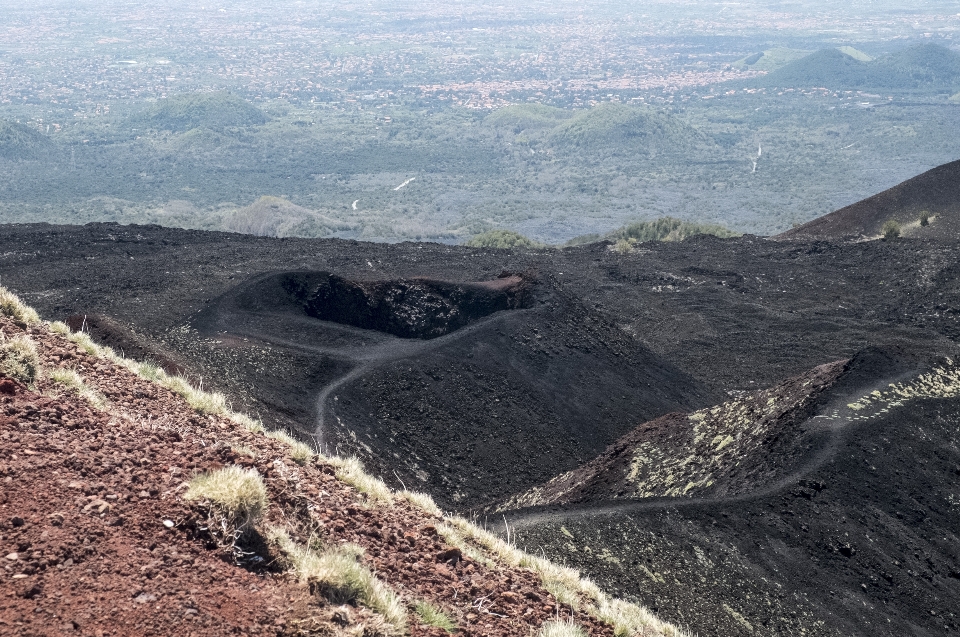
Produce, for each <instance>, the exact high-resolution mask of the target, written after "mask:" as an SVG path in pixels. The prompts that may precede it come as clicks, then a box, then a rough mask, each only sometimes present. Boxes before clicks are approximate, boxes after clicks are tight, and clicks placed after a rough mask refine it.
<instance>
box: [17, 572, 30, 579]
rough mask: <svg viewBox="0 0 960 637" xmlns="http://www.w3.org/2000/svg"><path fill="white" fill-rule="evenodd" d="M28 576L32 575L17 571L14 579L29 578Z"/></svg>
mask: <svg viewBox="0 0 960 637" xmlns="http://www.w3.org/2000/svg"><path fill="white" fill-rule="evenodd" d="M28 577H30V576H29V575H26V574H24V573H17V574H16V575H14V576H13V579H27V578H28Z"/></svg>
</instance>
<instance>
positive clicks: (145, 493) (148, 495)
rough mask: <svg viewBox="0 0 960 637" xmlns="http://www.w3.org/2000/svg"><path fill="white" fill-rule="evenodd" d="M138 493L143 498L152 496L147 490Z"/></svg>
mask: <svg viewBox="0 0 960 637" xmlns="http://www.w3.org/2000/svg"><path fill="white" fill-rule="evenodd" d="M137 495H138V496H140V497H141V498H149V497H150V494H149V493H147V492H146V491H141V492H140V493H138V494H137Z"/></svg>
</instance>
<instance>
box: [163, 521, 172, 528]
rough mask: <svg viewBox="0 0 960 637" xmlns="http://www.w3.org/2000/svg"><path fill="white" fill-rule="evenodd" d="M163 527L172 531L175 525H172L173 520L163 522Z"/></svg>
mask: <svg viewBox="0 0 960 637" xmlns="http://www.w3.org/2000/svg"><path fill="white" fill-rule="evenodd" d="M163 526H165V527H167V528H168V529H172V528H173V527H174V526H175V524H174V523H173V520H164V521H163Z"/></svg>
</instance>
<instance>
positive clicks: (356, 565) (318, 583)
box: [268, 528, 407, 634]
mask: <svg viewBox="0 0 960 637" xmlns="http://www.w3.org/2000/svg"><path fill="white" fill-rule="evenodd" d="M268 539H269V540H270V542H271V543H273V544H274V545H276V546H277V547H278V548H279V549H280V551H281V552H282V553H283V558H282V563H283V565H284V567H285V568H286V570H288V571H290V572H291V573H292V574H293V575H294V576H295V577H296V578H297V579H298V580H299V581H300V582H301V583H303V584H307V585H308V586H310V589H311V591H313V592H314V593H316V594H318V595H321V596H323V597H324V598H326V599H328V600H330V601H331V602H333V603H334V604H346V603H356V602H359V603H361V604H363V605H364V606H366V607H367V608H369V609H370V610H372V611H374V612H376V613H379V614H380V615H382V616H383V618H384V619H385V620H386V621H387V623H388V624H390V625H391V626H392V627H393V628H394V630H395V631H396V633H397V634H403V633H405V632H406V627H407V611H406V609H405V608H404V605H403V602H402V601H401V599H400V597H399V596H397V594H396V593H394V592H393V591H392V590H390V588H389V587H388V586H387V585H386V584H384V583H383V582H381V581H380V580H378V579H377V578H376V577H375V576H374V575H373V573H371V572H370V570H369V569H367V568H366V567H365V566H363V564H361V563H360V562H359V558H360V556H361V555H363V549H362V548H361V547H359V546H357V545H355V544H344V545H340V546H334V547H329V548H327V549H323V550H315V549H312V548H308V547H306V546H303V545H301V544H297V543H296V542H294V541H293V540H292V539H291V538H290V536H289V534H287V532H286V531H284V530H282V529H276V528H274V529H271V530H270V532H269V537H268Z"/></svg>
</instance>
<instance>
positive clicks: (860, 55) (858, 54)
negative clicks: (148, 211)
mask: <svg viewBox="0 0 960 637" xmlns="http://www.w3.org/2000/svg"><path fill="white" fill-rule="evenodd" d="M837 51H840V52H841V53H845V54H847V55H849V56H850V57H852V58H853V59H854V60H856V61H858V62H872V61H873V58H872V57H870V56H869V55H867V54H866V53H864V52H863V51H861V50H860V49H855V48H853V47H852V46H838V47H837Z"/></svg>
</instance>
